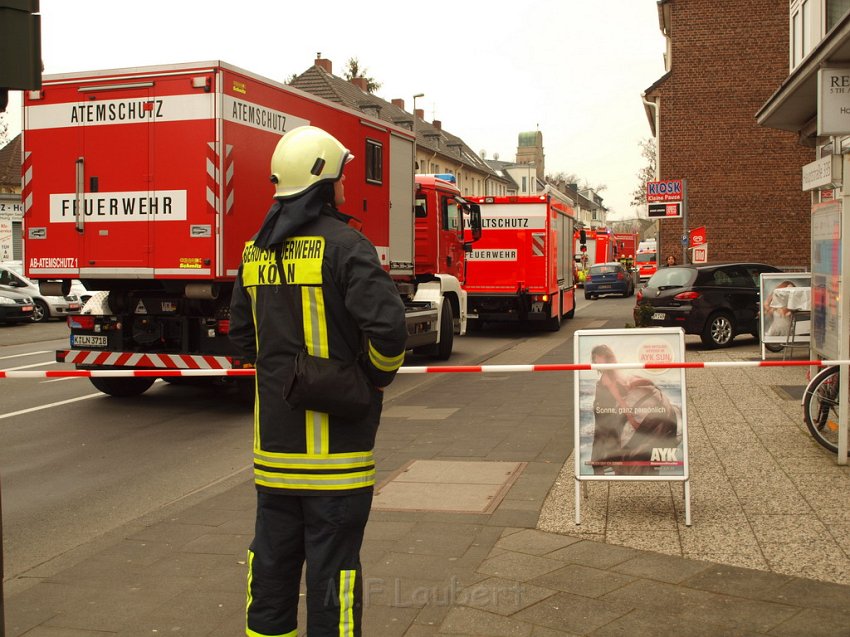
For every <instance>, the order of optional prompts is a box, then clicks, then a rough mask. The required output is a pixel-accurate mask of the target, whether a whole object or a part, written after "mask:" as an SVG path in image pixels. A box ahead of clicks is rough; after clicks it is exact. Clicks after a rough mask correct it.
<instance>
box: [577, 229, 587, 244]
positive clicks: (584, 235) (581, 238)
mask: <svg viewBox="0 0 850 637" xmlns="http://www.w3.org/2000/svg"><path fill="white" fill-rule="evenodd" d="M578 242H579V243H582V244H584V243H587V233H586V232H585V231H584V228H582V229H581V230H579V231H578Z"/></svg>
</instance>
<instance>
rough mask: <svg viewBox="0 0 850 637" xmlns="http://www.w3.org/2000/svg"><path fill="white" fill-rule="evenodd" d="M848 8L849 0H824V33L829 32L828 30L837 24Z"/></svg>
mask: <svg viewBox="0 0 850 637" xmlns="http://www.w3.org/2000/svg"><path fill="white" fill-rule="evenodd" d="M848 9H850V0H826V29H825V31H824V34H826V33H829V30H830V29H832V27H834V26H835V25H836V24H838V22H839V21H840V20H841V18H843V17H844V14H846V13H847V10H848Z"/></svg>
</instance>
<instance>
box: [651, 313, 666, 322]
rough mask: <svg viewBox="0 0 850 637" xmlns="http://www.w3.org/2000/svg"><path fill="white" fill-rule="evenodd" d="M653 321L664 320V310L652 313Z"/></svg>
mask: <svg viewBox="0 0 850 637" xmlns="http://www.w3.org/2000/svg"><path fill="white" fill-rule="evenodd" d="M652 320H653V321H663V320H664V312H656V313H655V314H653V315H652Z"/></svg>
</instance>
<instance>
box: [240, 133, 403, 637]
mask: <svg viewBox="0 0 850 637" xmlns="http://www.w3.org/2000/svg"><path fill="white" fill-rule="evenodd" d="M352 158H353V157H352V155H351V153H350V152H349V151H348V150H347V149H346V148H345V147H344V146H343V145H342V144H341V143H340V142H339V141H337V140H336V139H335V138H334V137H332V136H331V135H329V134H328V133H326V132H325V131H323V130H321V129H319V128H315V127H312V126H302V127H299V128H295V129H293V130H292V131H290V132H288V133H286V134H285V135H284V136H283V137H282V138H281V139H280V141H279V142H278V144H277V147H276V149H275V151H274V154H273V155H272V160H271V171H272V181H273V182H274V184H275V201H274V204H273V205H272V207H271V209H270V210H269V213H268V215H267V216H266V219H265V221H264V222H263V225H262V226H261V227H260V230H259V231H258V233H257V235H256V236H255V237H254V239H253V240H252V241H249V242H248V243H247V244H246V247H245V250H244V252H243V255H242V264H241V265H240V268H239V273H238V276H237V280H236V284H235V288H234V293H233V299H232V303H231V317H230V337H231V339H232V341H233V343H234V345H235V346H236V348H237V352H238V355H240V356H242V357H243V359H244V360H246V361H254V362H255V366H256V380H255V383H256V385H255V395H256V398H255V405H254V481H255V484H256V488H257V517H256V528H255V536H254V540H253V542H252V543H251V546H250V549H249V552H248V601H247V627H246V634H247V635H252V636H255V637H256V636H265V635H269V636H271V635H277V636H280V635H285V636H289V635H292V636H294V635H297V634H298V633H297V613H298V599H299V588H300V581H301V572H302V568H303V566H304V564H305V562H306V585H307V630H308V631H309V634H310V637H322V636H330V635H333V636H334V637H340V636H358V635H360V634H361V633H360V630H361V629H360V624H361V615H362V575H361V571H360V546H361V543H362V540H363V532H364V529H365V526H366V522H367V519H368V517H369V510H370V507H371V503H372V492H373V488H374V483H375V462H374V458H373V454H372V450H373V447H374V443H375V435H376V433H377V429H378V424H379V420H380V416H381V406H382V388H383V387H385V386H386V385H388V384H389V383H390V382H391V381H392V380H393V378H394V376H395V374H396V371H397V370H398V368H399V367H400V366H401V363H402V361H403V358H404V350H405V339H406V336H407V330H406V326H405V317H404V305H403V304H402V301H401V298H400V296H399V293H398V290H397V288H396V286H395V284H394V283H393V281H392V279H390V277H389V275H388V274H387V273H386V272H385V271H384V269H383V268H382V267H381V264H380V261H379V260H378V256H377V252H376V250H375V247H374V246H373V245H372V243H371V242H370V241H369V240H368V239H367V238H366V237H365V236H363V235H362V234H361V233H360V232H358V231H357V230H356V229H354V228H353V227H352V226H350V225H349V221H351V220H352V219H353V218H352V217H349V216H348V215H346V214H344V213H342V212H340V210H339V209H338V207H339V206H341V205H342V204H343V203H344V201H345V189H344V186H343V182H344V180H345V176H344V175H343V168H344V166H345V164H346V163H347V162H348V161H350V160H351V159H352ZM281 270H282V272H281ZM283 286H287V287H286V288H284V287H283ZM296 321H301V323H302V324H301V325H298V324H297V323H296ZM305 347H306V349H307V351H308V353H310V354H312V355H314V356H320V357H323V358H334V359H337V360H342V361H351V360H354V359H357V358H358V357H359V358H360V360H361V364H362V366H363V367H364V371H365V373H366V376H367V377H368V378H369V381H370V382H371V384H372V385H374V387H373V388H371V389H372V404H371V407H370V409H369V413H368V415H367V416H366V417H364V418H362V419H359V420H350V419H344V418H338V417H336V416H330V415H329V414H326V413H321V412H314V411H308V410H303V409H292V408H290V407H289V405H288V404H287V403H286V402H285V401H284V399H283V381H282V378H283V377H284V376H285V375H286V372H287V371H288V369H289V368H291V367H292V365H293V361H294V358H295V355H296V353H297V352H298V351H299V350H300V349H303V348H305Z"/></svg>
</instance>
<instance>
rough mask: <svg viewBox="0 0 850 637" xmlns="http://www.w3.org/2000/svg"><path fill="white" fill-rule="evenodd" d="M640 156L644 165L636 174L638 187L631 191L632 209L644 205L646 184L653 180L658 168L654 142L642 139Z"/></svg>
mask: <svg viewBox="0 0 850 637" xmlns="http://www.w3.org/2000/svg"><path fill="white" fill-rule="evenodd" d="M640 154H641V157H643V158H644V159H645V160H646V164H645V165H644V167H643V168H641V169H640V171H639V172H638V174H637V178H638V185H637V188H635V189H634V190H633V191H632V206H634V207H641V206H645V205H646V182H648V181H654V180H655V170H656V167H657V166H658V150H657V148H656V147H655V140H653V139H649V138H647V139H642V140H641V142H640Z"/></svg>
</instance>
